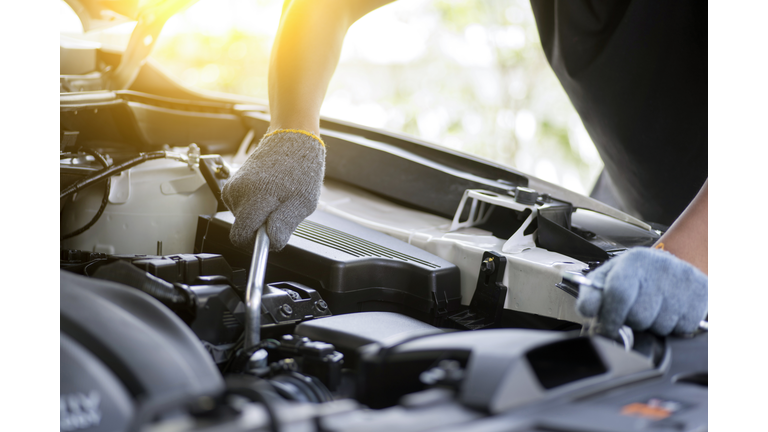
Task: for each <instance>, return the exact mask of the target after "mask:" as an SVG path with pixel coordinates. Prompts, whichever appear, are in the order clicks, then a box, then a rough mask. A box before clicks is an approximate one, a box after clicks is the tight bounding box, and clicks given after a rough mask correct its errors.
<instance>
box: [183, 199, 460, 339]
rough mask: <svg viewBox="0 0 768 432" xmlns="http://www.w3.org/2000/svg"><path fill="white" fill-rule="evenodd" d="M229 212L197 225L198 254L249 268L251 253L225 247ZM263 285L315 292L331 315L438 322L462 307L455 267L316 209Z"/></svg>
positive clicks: (273, 262)
mask: <svg viewBox="0 0 768 432" xmlns="http://www.w3.org/2000/svg"><path fill="white" fill-rule="evenodd" d="M233 221H234V217H233V216H232V214H231V213H230V212H221V213H218V214H217V215H216V216H215V217H213V218H210V217H207V216H201V217H200V219H199V222H198V229H197V238H196V240H195V250H196V251H200V252H211V253H218V254H221V255H223V256H224V257H225V258H226V260H227V261H228V262H229V263H230V264H232V265H233V266H238V267H244V268H248V267H249V266H250V256H251V253H252V251H246V250H243V249H238V248H236V247H234V246H233V245H232V243H231V242H230V241H229V230H230V227H231V226H232V222H233ZM266 281H267V282H281V281H291V282H298V283H301V284H304V285H307V286H308V287H310V288H314V289H316V290H318V292H319V293H320V295H321V296H322V298H323V299H324V300H325V301H326V302H328V305H329V307H330V309H331V311H333V313H334V314H336V315H338V314H343V313H350V312H363V311H389V312H398V313H402V314H405V315H409V316H411V317H414V318H417V319H419V320H422V321H425V322H429V323H432V324H439V323H440V321H442V318H443V317H444V316H445V315H447V314H448V313H449V312H451V311H456V310H458V309H459V308H460V307H461V287H460V278H459V269H458V267H456V266H455V265H453V264H451V263H450V262H448V261H446V260H443V259H442V258H439V257H437V256H435V255H432V254H430V253H428V252H426V251H423V250H421V249H419V248H416V247H414V246H411V245H409V244H407V243H405V242H403V241H400V240H397V239H395V238H393V237H390V236H388V235H386V234H382V233H379V232H377V231H374V230H371V229H368V228H365V227H363V226H361V225H358V224H356V223H354V222H350V221H348V220H345V219H342V218H339V217H337V216H333V215H330V214H327V213H323V212H320V211H317V212H315V213H314V214H312V215H311V216H310V217H309V218H307V220H305V221H304V222H302V224H301V225H299V228H298V229H297V231H296V234H294V235H293V236H291V239H290V241H289V242H288V245H287V246H286V247H285V249H283V250H282V251H280V252H272V253H270V254H269V261H268V266H267V272H266Z"/></svg>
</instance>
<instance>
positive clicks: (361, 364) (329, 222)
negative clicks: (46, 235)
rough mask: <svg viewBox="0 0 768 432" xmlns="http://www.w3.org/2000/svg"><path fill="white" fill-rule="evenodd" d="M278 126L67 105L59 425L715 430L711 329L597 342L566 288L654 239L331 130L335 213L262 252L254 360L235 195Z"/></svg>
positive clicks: (527, 191)
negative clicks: (232, 234)
mask: <svg viewBox="0 0 768 432" xmlns="http://www.w3.org/2000/svg"><path fill="white" fill-rule="evenodd" d="M233 122H237V123H238V124H239V128H240V129H239V132H240V134H241V135H242V136H243V137H241V139H238V140H235V139H232V135H231V129H232V125H233V124H234V123H233ZM202 124H205V125H206V126H205V132H206V133H205V134H199V135H197V134H196V133H195V129H196V128H199V127H203V126H201V125H202ZM267 126H268V115H266V114H265V113H264V112H263V110H261V109H258V107H254V106H245V105H236V104H231V103H222V102H214V101H206V102H204V103H203V102H194V101H189V100H178V99H171V98H168V97H160V96H154V95H150V94H145V93H140V92H136V91H113V92H110V91H98V92H79V93H62V94H61V127H62V134H61V158H60V182H61V207H60V209H61V233H62V239H61V246H60V249H61V251H60V253H61V256H60V267H61V269H62V270H61V282H60V283H61V288H60V289H61V303H60V308H61V366H60V367H61V430H158V431H160V430H163V431H165V430H233V431H235V430H294V429H295V430H299V429H300V430H324V431H330V430H334V431H336V430H338V431H342V430H349V431H353V430H384V429H390V428H392V427H397V428H400V429H402V430H413V431H422V430H441V431H443V430H446V431H449V430H457V431H458V430H462V431H465V430H469V429H471V430H483V431H495V430H514V431H555V430H556V431H577V430H593V431H597V430H606V431H608V430H610V431H618V430H645V429H648V430H698V429H699V428H701V427H702V425H706V418H707V347H708V344H707V334H706V332H703V333H700V334H698V335H696V336H695V337H693V338H672V337H669V338H658V337H655V336H652V335H650V334H641V333H637V334H631V331H630V332H629V334H627V335H625V337H624V339H623V340H619V341H613V340H609V339H605V338H603V337H600V336H594V335H591V334H590V333H589V332H588V331H586V330H587V329H588V325H589V323H586V322H583V319H582V318H581V317H580V316H578V314H576V312H575V308H574V301H575V297H576V295H577V292H578V286H577V285H576V284H573V283H570V282H568V280H566V279H563V273H566V272H570V273H575V274H584V273H587V272H589V271H590V270H591V269H593V268H595V267H597V266H599V265H600V264H601V263H602V262H604V261H605V260H607V259H610V257H612V256H616V255H618V254H620V253H621V252H622V251H624V250H626V249H627V248H629V247H632V246H643V245H645V246H647V245H651V244H652V243H653V242H654V241H655V240H656V239H658V237H659V235H660V231H658V230H654V229H652V228H651V227H649V226H648V225H646V224H644V223H642V222H640V221H636V220H634V219H633V218H631V217H630V216H627V215H623V214H619V213H618V212H616V211H615V210H613V211H606V210H605V208H603V207H600V204H599V203H596V202H595V203H591V202H589V199H588V198H585V197H582V196H576V194H573V193H564V192H563V191H562V190H558V189H557V187H556V186H553V185H548V184H545V183H544V182H541V181H540V180H537V179H535V178H533V177H529V176H524V175H523V174H520V173H517V172H515V171H513V170H511V169H508V168H504V167H499V166H494V165H493V164H491V163H489V162H486V161H482V160H478V159H474V158H471V157H467V156H466V155H461V154H455V153H451V152H449V151H446V150H443V149H439V148H436V147H434V146H430V145H428V144H423V143H418V142H415V141H412V140H406V139H404V138H401V137H397V136H393V135H388V134H385V133H383V132H377V131H372V130H367V129H364V128H358V127H355V126H353V125H348V124H344V123H341V122H335V121H330V120H325V121H324V125H323V127H324V128H325V130H324V131H323V136H324V138H325V139H326V142H327V143H328V156H327V166H328V168H327V175H326V180H325V184H324V186H323V192H322V196H321V201H320V205H319V207H318V210H317V211H316V212H315V213H314V214H313V215H311V216H310V217H309V218H307V219H306V220H305V221H304V222H302V224H301V225H300V226H299V228H298V229H297V230H296V232H295V233H294V235H293V236H292V237H291V239H290V241H289V243H288V246H286V248H285V249H283V250H282V251H280V252H271V253H269V256H268V259H267V260H266V262H265V264H266V266H265V268H264V286H263V295H262V296H261V302H260V305H259V311H260V312H259V313H258V314H257V315H256V319H258V320H259V322H260V325H257V326H256V327H257V329H258V330H257V332H258V335H257V340H258V343H257V344H256V345H250V346H249V344H248V343H246V339H247V336H246V333H247V332H246V327H247V322H248V320H249V319H253V316H252V315H253V312H251V311H250V310H249V308H248V301H247V297H248V287H247V285H248V283H249V280H248V279H249V270H250V269H251V267H252V266H253V262H254V261H253V260H252V259H253V251H250V250H243V249H240V248H237V247H235V246H234V245H232V243H231V242H230V240H229V229H230V227H231V225H232V222H233V220H234V218H233V216H232V214H231V213H230V212H229V211H227V209H226V207H225V206H224V205H223V203H222V202H221V199H220V191H221V187H222V186H223V184H224V183H225V182H226V180H227V178H228V177H229V176H230V175H231V173H232V172H233V171H234V170H235V169H237V165H238V158H239V157H240V158H242V155H244V154H247V153H248V152H249V151H250V149H251V148H252V147H253V145H255V144H256V143H257V142H258V137H260V136H261V135H262V134H263V132H264V131H265V130H266V128H267ZM217 131H226V132H225V133H222V134H221V135H217V133H216V132H217ZM152 134H155V135H152ZM191 137H194V141H193V142H194V143H191V142H189V141H192V138H191ZM240 160H242V159H240ZM353 160H354V162H352V161H353ZM480 174H482V175H480ZM606 213H608V214H606ZM249 314H250V315H249Z"/></svg>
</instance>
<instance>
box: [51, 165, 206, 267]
mask: <svg viewBox="0 0 768 432" xmlns="http://www.w3.org/2000/svg"><path fill="white" fill-rule="evenodd" d="M193 161H194V159H193ZM104 187H105V183H103V182H102V183H100V184H96V185H93V186H90V187H88V188H86V189H85V190H83V191H80V192H78V193H76V194H75V196H74V198H73V199H72V200H71V201H69V202H67V204H66V205H65V206H64V208H63V210H62V217H61V234H66V233H70V232H73V231H75V230H77V229H79V228H81V227H83V226H84V225H86V224H87V223H88V222H89V221H90V220H91V219H92V218H93V217H94V215H95V214H96V212H97V211H98V209H99V206H100V205H101V202H102V198H103V196H104ZM216 207H217V201H216V198H215V196H214V195H213V193H212V192H211V190H210V188H209V187H208V185H207V184H206V182H205V178H204V177H203V175H202V174H201V173H200V169H199V167H198V166H197V165H196V164H194V163H191V164H188V163H185V162H180V161H176V160H169V159H156V160H150V161H147V162H144V163H142V164H140V165H137V166H135V167H133V168H131V169H129V170H126V171H123V172H122V173H120V175H115V176H113V177H112V186H111V190H110V194H109V204H108V205H107V207H106V209H105V210H104V213H103V214H102V215H101V218H100V219H99V220H98V222H96V224H95V225H93V226H92V227H91V228H90V229H88V230H87V231H85V232H84V233H82V234H80V235H78V236H75V237H72V238H70V239H67V240H64V241H62V242H61V247H62V248H63V249H78V250H87V251H92V252H104V253H109V254H147V255H155V254H158V252H160V250H159V249H162V250H161V252H162V254H164V255H170V254H179V253H193V252H194V250H193V248H194V242H195V232H196V228H197V219H198V216H199V215H201V214H206V215H210V214H213V213H215V212H216ZM159 242H161V243H159ZM160 245H161V247H159V246H160Z"/></svg>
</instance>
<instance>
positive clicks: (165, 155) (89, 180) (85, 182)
mask: <svg viewBox="0 0 768 432" xmlns="http://www.w3.org/2000/svg"><path fill="white" fill-rule="evenodd" d="M78 152H83V153H87V154H89V155H91V156H93V157H94V158H96V160H98V161H99V163H100V164H102V165H103V166H104V169H102V170H101V171H99V172H97V173H95V174H93V175H91V176H88V177H86V178H84V179H82V180H80V181H77V182H75V183H73V184H72V185H70V186H68V187H66V188H64V190H62V191H61V193H60V194H59V199H64V198H66V197H68V196H70V195H73V194H75V193H76V192H79V191H81V190H83V189H85V188H87V187H88V186H91V185H93V184H96V183H98V182H100V181H102V180H104V179H106V182H107V183H106V188H105V189H104V196H103V197H102V199H101V204H100V205H99V209H98V211H96V214H95V215H94V216H93V218H92V219H91V220H90V221H89V222H88V223H87V224H85V225H84V226H83V227H82V228H79V229H77V230H75V231H72V232H70V233H68V234H64V235H62V236H61V240H66V239H68V238H72V237H75V236H77V235H80V234H82V233H84V232H86V231H88V229H90V228H91V227H92V226H93V225H94V224H96V222H98V221H99V218H101V215H102V214H103V213H104V210H105V209H106V208H107V204H108V203H109V192H110V190H111V186H112V181H111V180H112V179H111V176H113V175H115V174H119V173H120V172H122V171H125V170H127V169H129V168H132V167H134V166H136V165H139V164H142V163H144V162H147V161H150V160H154V159H173V160H178V161H181V162H187V157H186V156H185V155H182V154H180V153H175V152H169V151H156V152H149V153H141V154H140V155H139V156H137V157H135V158H133V159H129V160H127V161H125V162H122V163H120V164H117V165H110V163H109V162H108V161H107V159H106V158H105V157H104V156H103V155H102V154H101V153H99V152H97V151H96V150H93V149H90V148H81V149H79V150H78ZM62 156H64V155H62Z"/></svg>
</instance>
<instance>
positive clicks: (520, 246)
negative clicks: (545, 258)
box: [448, 189, 539, 253]
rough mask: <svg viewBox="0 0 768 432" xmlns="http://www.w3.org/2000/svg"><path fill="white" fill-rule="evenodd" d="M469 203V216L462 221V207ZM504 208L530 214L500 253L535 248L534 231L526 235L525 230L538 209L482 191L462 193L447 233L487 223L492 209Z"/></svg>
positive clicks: (470, 190) (503, 196) (508, 197)
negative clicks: (528, 211) (527, 211)
mask: <svg viewBox="0 0 768 432" xmlns="http://www.w3.org/2000/svg"><path fill="white" fill-rule="evenodd" d="M468 200H470V203H469V214H468V216H467V219H466V220H464V221H462V220H461V218H462V214H463V213H464V207H465V206H466V204H467V201H468ZM496 206H499V207H506V208H509V209H512V210H516V211H525V210H526V209H529V210H531V214H529V215H528V217H527V218H526V219H525V221H524V222H523V224H522V225H520V228H518V229H517V231H515V233H514V234H512V236H511V237H510V238H509V240H507V242H506V243H504V246H503V247H502V248H501V251H502V252H506V253H520V252H522V251H524V250H526V249H530V248H533V247H535V246H536V243H535V241H536V231H534V232H533V233H531V234H528V235H526V234H525V230H526V229H527V228H528V226H529V225H531V222H533V220H534V219H535V218H536V216H538V214H539V212H538V208H537V207H536V206H535V205H527V204H521V203H519V202H517V201H515V199H514V198H513V197H511V196H505V195H500V194H497V193H496V192H491V191H487V190H483V189H467V190H465V191H464V195H463V196H462V197H461V202H460V203H459V207H458V208H457V209H456V214H455V215H454V216H453V221H452V222H451V227H450V229H449V230H448V231H456V230H457V229H460V228H470V227H473V226H477V225H480V224H482V223H485V222H487V221H488V218H489V217H490V216H491V213H492V212H493V209H494V208H495V207H496Z"/></svg>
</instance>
